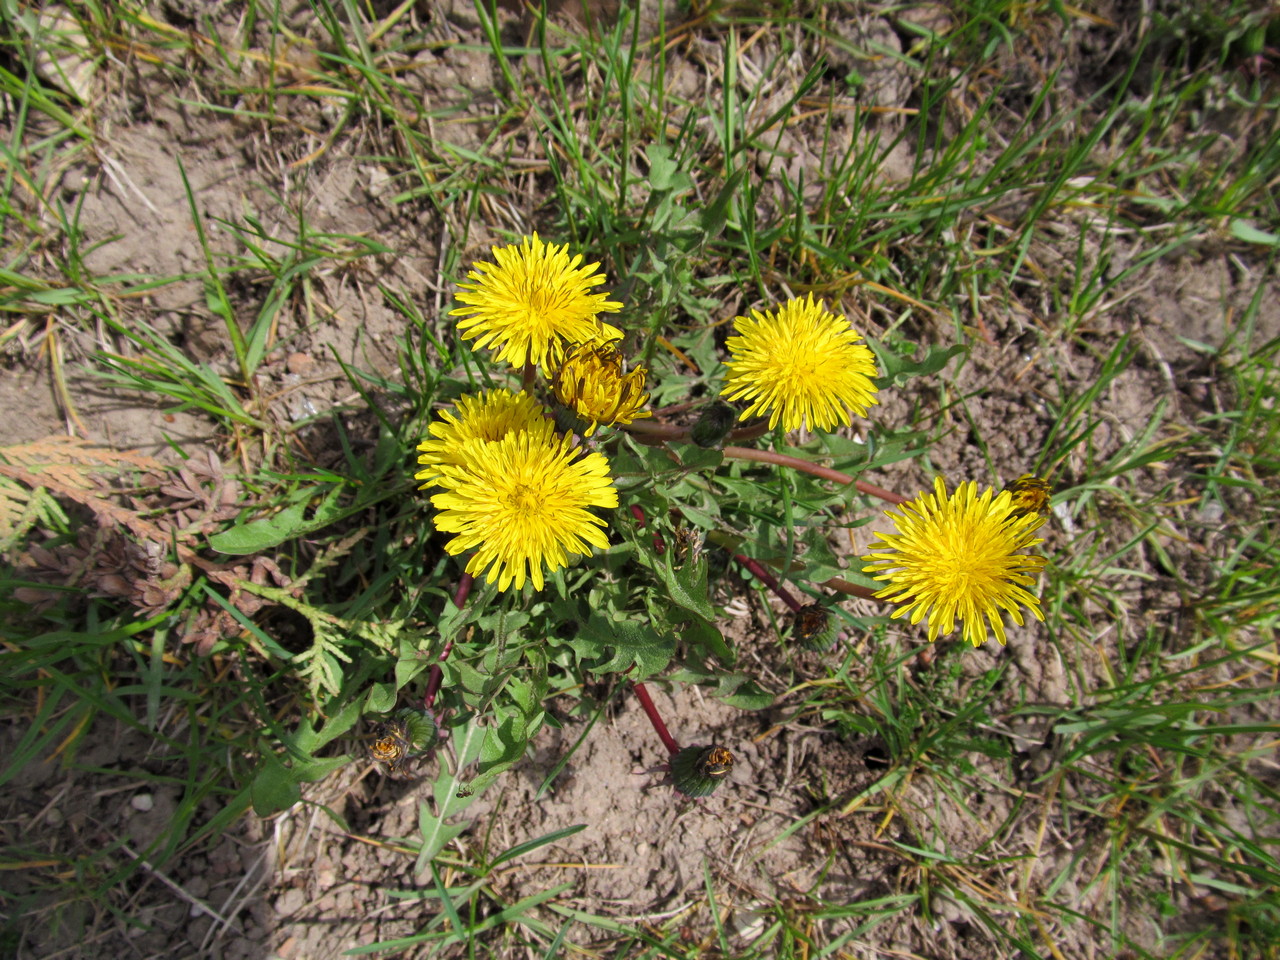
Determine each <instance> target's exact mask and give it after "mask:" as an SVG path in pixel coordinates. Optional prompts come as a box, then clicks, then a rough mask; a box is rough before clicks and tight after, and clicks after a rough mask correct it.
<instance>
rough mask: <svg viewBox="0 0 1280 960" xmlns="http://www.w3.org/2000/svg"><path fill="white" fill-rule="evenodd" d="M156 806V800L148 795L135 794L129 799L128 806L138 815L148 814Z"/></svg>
mask: <svg viewBox="0 0 1280 960" xmlns="http://www.w3.org/2000/svg"><path fill="white" fill-rule="evenodd" d="M155 805H156V798H155V797H153V796H152V795H151V794H149V793H135V794H134V795H133V796H132V797H130V798H129V806H131V807H133V809H135V810H137V811H138V812H139V813H148V812H150V810H151V808H152V807H154V806H155Z"/></svg>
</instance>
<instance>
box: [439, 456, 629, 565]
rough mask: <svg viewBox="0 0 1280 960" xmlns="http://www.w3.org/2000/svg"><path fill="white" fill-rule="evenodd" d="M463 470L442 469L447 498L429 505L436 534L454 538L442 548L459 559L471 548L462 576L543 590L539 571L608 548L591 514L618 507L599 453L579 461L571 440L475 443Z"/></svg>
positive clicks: (599, 522)
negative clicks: (529, 583)
mask: <svg viewBox="0 0 1280 960" xmlns="http://www.w3.org/2000/svg"><path fill="white" fill-rule="evenodd" d="M459 459H460V460H461V461H462V462H461V463H460V464H456V465H455V464H451V463H447V464H442V465H441V467H440V472H441V474H442V476H441V478H440V481H439V483H440V486H441V487H443V488H444V492H442V493H438V494H436V495H435V496H433V497H432V498H431V503H432V504H433V505H434V506H435V507H436V509H438V510H439V511H440V513H439V515H438V516H437V517H436V528H437V529H439V530H442V531H444V532H445V533H454V534H457V536H455V537H454V538H453V539H452V540H450V541H449V542H448V543H447V544H446V545H445V550H447V551H448V552H449V554H450V555H453V556H456V555H457V554H459V553H462V552H463V551H466V550H472V549H474V550H475V551H476V553H475V555H474V556H473V557H472V558H471V559H470V560H469V561H467V573H470V574H472V575H473V576H479V575H480V574H481V573H484V572H485V571H486V570H487V571H488V573H487V574H486V579H487V580H488V581H489V582H490V583H493V582H494V581H495V580H496V581H497V582H498V589H499V590H506V589H507V588H508V587H509V586H511V585H512V584H514V585H515V587H516V589H517V590H519V589H521V588H523V587H524V583H525V580H526V579H528V580H530V581H532V583H533V586H534V587H535V588H536V589H538V590H541V589H542V586H543V567H544V566H545V567H546V569H547V570H548V571H555V570H558V569H559V568H560V567H563V566H564V565H565V564H566V563H568V562H569V554H587V553H590V552H591V547H592V546H596V547H599V548H601V549H605V548H607V547H608V546H609V540H608V538H607V537H605V535H604V533H603V532H602V531H601V530H600V527H603V526H604V525H605V521H604V520H602V519H600V518H599V517H597V516H596V515H595V514H593V513H592V512H591V511H590V509H589V508H590V507H617V505H618V491H617V490H616V489H615V488H614V485H613V479H612V478H611V477H610V476H609V462H608V461H607V460H606V459H605V458H604V457H603V456H601V455H600V454H599V453H588V454H587V455H586V456H583V457H578V456H576V451H575V450H574V447H573V445H572V443H571V438H570V437H569V436H567V435H566V436H562V437H555V438H553V439H552V440H551V441H550V442H546V441H543V440H541V439H540V438H538V437H537V436H535V435H534V434H533V433H530V432H524V431H522V432H518V433H510V434H507V436H505V437H503V438H502V439H501V440H497V441H495V442H493V443H485V442H483V441H478V440H472V441H468V442H467V443H466V444H464V445H463V447H462V449H461V451H460V457H459Z"/></svg>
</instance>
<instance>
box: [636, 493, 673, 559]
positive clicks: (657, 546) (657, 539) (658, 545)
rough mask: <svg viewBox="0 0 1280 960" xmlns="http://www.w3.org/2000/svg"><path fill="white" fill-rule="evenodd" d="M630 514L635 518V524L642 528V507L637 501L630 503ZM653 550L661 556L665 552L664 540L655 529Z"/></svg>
mask: <svg viewBox="0 0 1280 960" xmlns="http://www.w3.org/2000/svg"><path fill="white" fill-rule="evenodd" d="M631 515H632V516H633V517H635V518H636V526H638V527H639V528H640V529H641V530H643V529H644V507H642V506H640V504H638V503H633V504H631ZM653 552H654V553H656V554H658V555H659V556H661V555H662V554H664V553H666V552H667V544H666V541H664V540H663V539H662V534H660V533H658V531H657V530H655V531H653Z"/></svg>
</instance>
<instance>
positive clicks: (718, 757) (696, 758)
mask: <svg viewBox="0 0 1280 960" xmlns="http://www.w3.org/2000/svg"><path fill="white" fill-rule="evenodd" d="M732 770H733V754H732V753H730V752H729V751H728V750H726V749H725V748H724V747H719V746H714V745H713V746H710V747H685V748H684V749H683V750H681V751H680V752H679V753H677V754H676V755H675V756H674V757H672V758H671V778H672V779H673V780H674V781H675V785H676V789H677V790H679V791H680V792H681V793H683V794H684V795H685V796H686V797H709V796H711V794H713V793H715V791H716V787H718V786H720V782H721V781H722V780H724V779H725V778H727V777H728V776H729V773H730V771H732Z"/></svg>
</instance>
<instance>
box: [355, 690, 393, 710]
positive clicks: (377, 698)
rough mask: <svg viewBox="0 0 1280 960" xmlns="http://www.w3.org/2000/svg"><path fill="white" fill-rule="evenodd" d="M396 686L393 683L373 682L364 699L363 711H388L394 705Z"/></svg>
mask: <svg viewBox="0 0 1280 960" xmlns="http://www.w3.org/2000/svg"><path fill="white" fill-rule="evenodd" d="M397 696H398V687H397V685H396V684H394V683H375V684H374V685H373V687H372V688H370V690H369V696H367V697H366V698H365V701H364V710H363V711H362V712H364V713H390V712H391V710H392V709H393V708H394V707H395V705H396V698H397Z"/></svg>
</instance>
